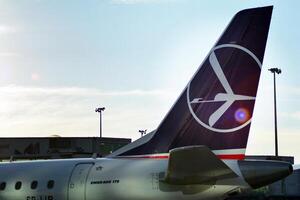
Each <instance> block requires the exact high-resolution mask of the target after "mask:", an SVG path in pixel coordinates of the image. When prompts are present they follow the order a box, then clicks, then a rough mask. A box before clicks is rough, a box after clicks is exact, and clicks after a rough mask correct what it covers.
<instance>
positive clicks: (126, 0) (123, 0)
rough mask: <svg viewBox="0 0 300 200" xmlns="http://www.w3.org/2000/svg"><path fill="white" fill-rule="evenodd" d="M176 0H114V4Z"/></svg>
mask: <svg viewBox="0 0 300 200" xmlns="http://www.w3.org/2000/svg"><path fill="white" fill-rule="evenodd" d="M170 1H174V0H112V3H113V4H129V5H130V4H148V3H164V2H170Z"/></svg>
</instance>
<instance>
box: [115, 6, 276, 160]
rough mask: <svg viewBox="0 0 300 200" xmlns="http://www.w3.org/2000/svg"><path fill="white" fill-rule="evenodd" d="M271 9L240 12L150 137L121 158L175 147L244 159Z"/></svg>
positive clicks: (165, 151) (264, 8)
mask: <svg viewBox="0 0 300 200" xmlns="http://www.w3.org/2000/svg"><path fill="white" fill-rule="evenodd" d="M272 9H273V6H269V7H261V8H253V9H246V10H242V11H240V12H238V13H237V14H236V15H235V16H234V17H233V19H232V21H231V22H230V24H229V25H228V27H227V28H226V30H225V31H224V33H223V34H222V35H221V37H220V39H219V40H218V41H217V43H216V45H215V46H214V47H213V48H212V50H211V51H210V52H209V54H208V56H207V57H206V59H205V60H204V62H203V63H202V64H201V65H200V67H199V69H198V70H197V72H196V73H195V74H194V76H193V77H192V79H191V81H190V82H189V83H188V85H187V86H186V88H185V89H184V90H183V92H182V93H181V95H180V97H179V98H178V100H177V101H176V103H175V104H174V105H173V107H172V108H171V110H170V111H169V113H168V114H167V115H166V116H165V118H164V119H163V121H162V122H161V124H160V125H159V126H158V128H157V130H156V131H155V133H153V134H152V136H151V138H148V139H147V142H140V143H139V145H132V147H131V148H130V149H127V150H125V151H123V152H122V153H120V154H119V155H121V156H133V155H147V154H148V155H149V154H157V153H168V152H169V151H170V150H171V149H174V148H178V147H184V146H192V145H205V146H207V147H208V148H210V149H211V150H212V151H213V152H214V153H216V154H217V155H218V154H219V155H220V156H221V157H222V156H223V157H224V158H230V157H232V156H233V158H237V159H242V158H243V157H244V154H245V149H246V145H247V140H248V134H249V130H250V124H251V118H252V114H253V109H254V103H255V98H256V93H257V88H258V82H259V77H260V72H261V67H262V62H263V57H264V52H265V47H266V42H267V37H268V31H269V26H270V21H271V15H272ZM234 156H235V157H234Z"/></svg>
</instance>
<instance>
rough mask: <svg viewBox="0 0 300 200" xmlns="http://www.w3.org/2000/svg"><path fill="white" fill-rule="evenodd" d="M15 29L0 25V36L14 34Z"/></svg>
mask: <svg viewBox="0 0 300 200" xmlns="http://www.w3.org/2000/svg"><path fill="white" fill-rule="evenodd" d="M15 32H17V29H16V28H15V27H13V26H7V25H3V24H2V25H0V34H6V33H15Z"/></svg>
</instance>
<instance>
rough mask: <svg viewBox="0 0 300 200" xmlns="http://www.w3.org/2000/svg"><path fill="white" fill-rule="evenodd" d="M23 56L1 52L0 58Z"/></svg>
mask: <svg viewBox="0 0 300 200" xmlns="http://www.w3.org/2000/svg"><path fill="white" fill-rule="evenodd" d="M20 56H21V55H20V54H18V53H14V52H0V57H20Z"/></svg>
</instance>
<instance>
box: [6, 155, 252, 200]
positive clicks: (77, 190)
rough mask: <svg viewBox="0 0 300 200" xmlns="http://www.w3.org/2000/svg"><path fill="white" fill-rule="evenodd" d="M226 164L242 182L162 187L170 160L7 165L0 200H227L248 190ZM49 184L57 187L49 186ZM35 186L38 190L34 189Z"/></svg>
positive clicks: (234, 167) (235, 167) (235, 168)
mask: <svg viewBox="0 0 300 200" xmlns="http://www.w3.org/2000/svg"><path fill="white" fill-rule="evenodd" d="M204 162H205V161H204ZM225 163H226V164H227V165H228V166H229V167H230V168H231V169H232V170H233V171H234V172H235V173H236V174H238V175H239V177H237V178H234V179H225V180H222V181H219V182H216V183H215V184H213V185H168V184H165V183H163V182H162V181H160V180H162V179H163V177H164V174H165V172H166V170H167V166H168V159H107V158H101V159H92V158H91V159H67V160H49V161H31V162H11V163H3V164H0V199H5V200H54V199H56V200H102V199H103V200H107V199H109V200H144V199H145V200H146V199H149V200H154V199H162V200H163V199H188V200H192V199H197V200H198V199H209V198H222V197H223V196H224V194H226V193H228V192H230V191H232V190H235V189H238V188H243V189H245V188H248V187H249V186H248V185H247V184H246V183H245V182H244V180H243V178H242V176H241V173H240V171H239V168H238V165H237V162H236V161H234V160H227V161H225ZM17 182H21V187H20V188H18V187H17V189H16V183H17ZM33 182H35V183H33ZM51 183H54V185H53V186H51ZM1 184H2V185H1ZM4 184H5V188H3V186H4ZM35 184H37V185H36V188H35V186H34V185H35ZM49 184H50V185H49ZM18 186H20V183H18ZM31 187H33V188H31Z"/></svg>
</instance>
